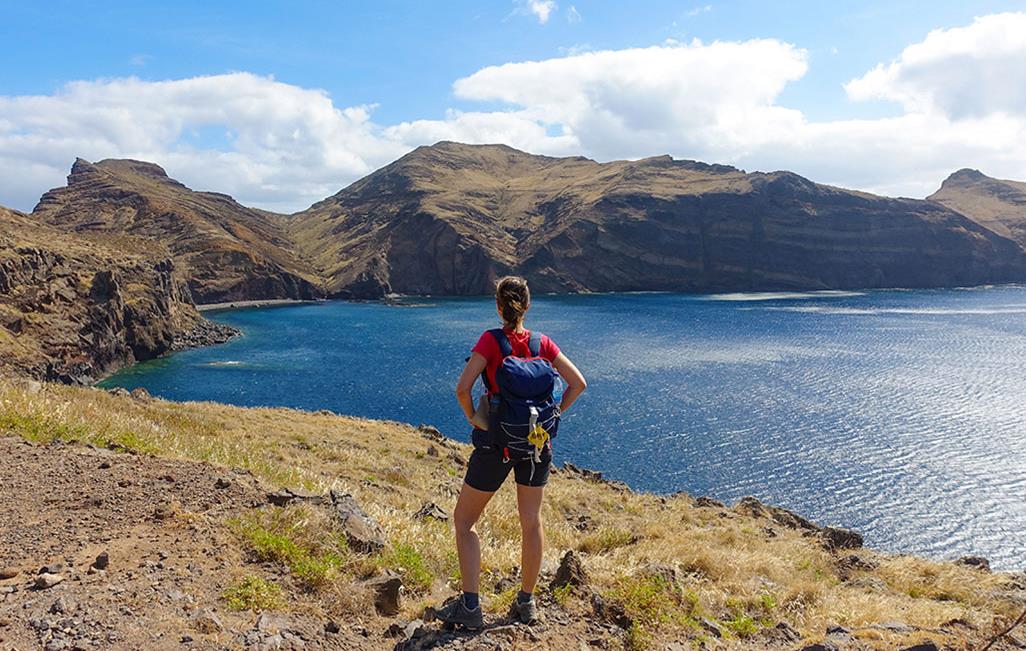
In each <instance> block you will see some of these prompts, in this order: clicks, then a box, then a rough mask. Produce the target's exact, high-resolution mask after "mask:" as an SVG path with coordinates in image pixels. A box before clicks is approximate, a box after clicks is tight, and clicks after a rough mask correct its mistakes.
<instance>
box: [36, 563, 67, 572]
mask: <svg viewBox="0 0 1026 651" xmlns="http://www.w3.org/2000/svg"><path fill="white" fill-rule="evenodd" d="M63 571H64V563H50V564H48V565H44V566H43V567H41V568H39V572H37V574H60V573H61V572H63Z"/></svg>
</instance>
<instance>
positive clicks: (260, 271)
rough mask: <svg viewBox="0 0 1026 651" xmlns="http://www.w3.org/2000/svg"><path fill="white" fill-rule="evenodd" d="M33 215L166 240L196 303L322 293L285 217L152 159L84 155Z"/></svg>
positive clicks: (70, 228)
mask: <svg viewBox="0 0 1026 651" xmlns="http://www.w3.org/2000/svg"><path fill="white" fill-rule="evenodd" d="M32 217H33V219H36V220H38V221H42V222H45V223H47V224H49V225H50V226H52V227H54V228H57V229H60V230H62V231H65V232H74V233H85V234H91V235H99V236H105V237H115V238H118V239H120V240H128V241H130V242H132V243H134V244H135V245H136V246H140V247H145V246H147V245H151V244H158V245H160V246H161V247H164V246H166V247H167V249H168V250H169V252H170V255H171V256H172V257H173V258H174V260H175V263H176V265H177V267H178V269H179V270H180V272H181V274H182V277H183V278H184V279H185V281H186V283H187V285H188V289H189V292H190V293H191V295H192V298H193V299H194V300H195V302H196V303H219V302H227V301H237V300H253V299H276V298H293V299H309V298H317V297H318V296H320V291H319V290H318V288H317V281H316V278H314V277H313V276H312V275H311V271H310V269H309V267H308V265H306V264H305V263H303V262H302V261H301V260H299V259H298V258H297V257H296V255H295V254H294V253H293V252H292V247H291V243H290V242H289V240H288V238H287V237H286V236H285V234H284V232H283V229H282V222H283V219H284V217H282V216H281V215H275V214H274V213H269V212H265V211H261V210H254V209H252V208H247V207H245V206H242V205H240V204H238V203H236V202H235V201H234V200H233V199H232V198H231V197H229V196H227V195H223V194H218V193H214V192H194V191H192V190H190V189H189V188H187V187H185V186H184V185H182V184H181V183H179V182H178V181H175V180H174V179H171V178H169V177H168V176H167V174H166V173H165V172H164V170H163V169H161V168H160V167H158V166H157V165H154V164H152V163H145V162H142V161H133V160H104V161H100V162H98V163H95V164H94V163H90V162H88V161H85V160H83V159H81V158H80V159H78V160H76V161H75V164H74V165H73V166H72V168H71V174H69V175H68V185H67V186H66V187H63V188H55V189H53V190H50V191H49V192H47V193H46V194H44V195H43V196H42V198H41V199H40V200H39V204H38V205H37V206H36V207H35V209H34V210H33V211H32Z"/></svg>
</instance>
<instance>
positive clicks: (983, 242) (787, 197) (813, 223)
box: [288, 142, 1026, 297]
mask: <svg viewBox="0 0 1026 651" xmlns="http://www.w3.org/2000/svg"><path fill="white" fill-rule="evenodd" d="M288 228H289V232H290V234H291V236H292V237H293V239H294V240H295V242H296V248H297V250H298V251H300V252H301V253H302V254H303V255H304V256H305V257H306V258H307V259H309V260H310V261H311V262H312V263H313V265H314V266H315V267H317V268H318V269H319V271H320V272H321V275H322V276H323V277H324V278H325V280H326V283H327V284H326V289H327V291H328V292H329V293H330V294H332V295H340V296H358V297H377V296H381V295H383V294H385V293H388V292H398V293H409V294H484V293H488V292H489V291H490V288H491V283H492V281H493V279H494V278H495V277H497V276H499V275H503V274H506V273H510V272H516V273H520V274H523V275H525V276H526V277H527V278H528V279H529V280H530V281H531V282H532V285H533V286H534V287H535V288H536V289H537V290H540V291H551V292H567V291H625V290H674V291H713V290H716V291H719V290H770V289H798V288H800V289H828V288H856V287H857V288H866V287H928V286H952V285H971V284H980V283H987V282H999V281H1009V280H1021V279H1024V278H1026V252H1024V250H1023V248H1022V247H1021V246H1020V245H1019V244H1018V243H1016V242H1013V241H1011V240H1009V239H1008V238H1007V237H1004V236H1001V235H999V234H996V233H994V232H992V231H991V230H988V229H986V228H982V227H981V226H980V225H978V224H977V223H975V222H973V221H972V220H970V219H968V218H966V217H965V216H963V215H961V214H959V213H957V212H955V211H952V210H949V209H947V208H945V207H943V206H940V205H938V204H937V203H933V202H927V201H918V200H911V199H890V198H884V197H877V196H873V195H869V194H865V193H860V192H853V191H848V190H842V189H839V188H833V187H829V186H824V185H819V184H816V183H813V182H811V181H808V180H807V179H804V178H802V177H800V176H797V175H795V174H792V173H789V172H773V173H752V174H747V173H745V172H743V171H741V170H738V169H735V168H732V167H728V166H723V165H707V164H704V163H697V162H692V161H676V160H673V159H671V158H670V157H668V156H662V157H656V158H648V159H643V160H639V161H614V162H610V163H596V162H594V161H591V160H588V159H585V158H580V157H575V158H550V157H546V156H535V155H531V154H527V153H524V152H521V151H517V150H515V149H512V148H510V147H506V146H504V145H463V144H458V143H450V142H442V143H438V144H436V145H433V146H430V147H420V148H418V149H416V150H414V151H413V152H411V153H410V154H407V155H406V156H404V157H402V158H400V159H399V160H397V161H396V162H394V163H392V164H390V165H388V166H386V167H384V168H382V169H380V170H378V171H376V172H374V173H373V174H371V175H369V176H367V177H365V178H364V179H361V180H360V181H357V182H356V183H354V184H353V185H351V186H349V187H347V188H345V189H344V190H342V191H341V192H339V193H337V194H336V195H334V196H332V197H329V198H328V199H325V200H324V201H321V202H319V203H317V204H315V205H313V206H312V207H311V208H309V209H308V210H306V211H303V212H301V213H297V214H296V215H294V216H293V217H292V219H291V220H290V222H289V224H288Z"/></svg>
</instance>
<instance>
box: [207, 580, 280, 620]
mask: <svg viewBox="0 0 1026 651" xmlns="http://www.w3.org/2000/svg"><path fill="white" fill-rule="evenodd" d="M221 597H222V598H223V599H224V600H225V602H226V604H227V606H228V609H229V610H252V611H253V612H260V611H262V610H281V609H283V608H284V607H285V599H284V597H282V594H281V586H279V585H278V584H277V583H275V582H274V581H267V580H265V579H262V578H260V577H258V576H247V577H246V578H244V579H242V581H240V582H239V583H238V584H236V585H233V586H231V587H230V588H228V589H227V590H225V591H224V592H223V593H222V594H221Z"/></svg>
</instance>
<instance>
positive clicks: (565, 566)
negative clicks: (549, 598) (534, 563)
mask: <svg viewBox="0 0 1026 651" xmlns="http://www.w3.org/2000/svg"><path fill="white" fill-rule="evenodd" d="M587 584H588V575H587V573H586V572H585V571H584V566H583V565H582V564H581V559H580V557H578V555H577V553H576V552H575V551H574V550H572V549H571V550H568V551H567V552H566V553H565V554H563V558H562V559H561V560H560V561H559V567H558V568H556V576H555V577H553V579H552V583H551V584H550V586H549V588H550V589H552V590H556V589H558V588H563V587H566V586H568V585H569V586H574V587H579V586H584V585H587Z"/></svg>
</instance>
